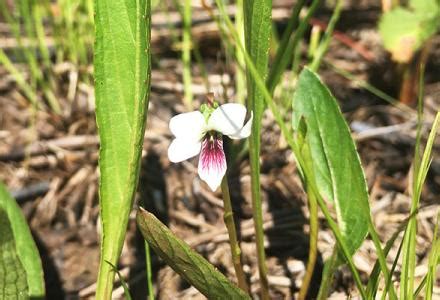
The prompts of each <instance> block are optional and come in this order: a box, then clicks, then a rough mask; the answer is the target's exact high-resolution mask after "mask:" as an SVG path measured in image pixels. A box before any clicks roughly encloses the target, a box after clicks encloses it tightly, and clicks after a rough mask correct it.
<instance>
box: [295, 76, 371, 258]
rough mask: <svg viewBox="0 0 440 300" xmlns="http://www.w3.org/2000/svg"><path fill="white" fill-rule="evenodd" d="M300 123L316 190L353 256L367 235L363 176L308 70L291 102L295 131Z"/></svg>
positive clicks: (331, 105) (342, 127)
mask: <svg viewBox="0 0 440 300" xmlns="http://www.w3.org/2000/svg"><path fill="white" fill-rule="evenodd" d="M302 120H303V121H304V122H305V125H306V128H307V133H306V139H305V140H304V142H305V143H307V144H308V148H309V149H310V153H311V158H312V161H311V162H310V164H311V168H312V169H313V173H314V177H315V180H316V183H317V187H318V188H319V192H320V193H321V194H322V195H323V196H324V198H325V199H326V200H328V201H330V202H332V203H333V205H334V207H335V210H336V216H337V220H338V225H339V227H340V229H341V232H342V234H343V237H344V240H345V242H346V244H347V246H348V248H349V250H350V253H351V254H353V253H354V252H355V251H356V250H357V249H358V248H359V246H360V245H361V243H362V242H363V241H364V239H365V236H366V235H367V232H368V224H369V212H370V208H369V203H368V193H367V186H366V182H365V177H364V174H363V171H362V167H361V164H360V160H359V156H358V154H357V152H356V147H355V145H354V143H353V140H352V138H351V135H350V131H349V128H348V126H347V124H346V122H345V120H344V118H343V117H342V114H341V111H340V109H339V107H338V104H337V102H336V99H335V98H334V97H333V96H332V95H331V93H330V91H329V90H328V89H327V88H326V86H325V85H324V84H323V83H322V82H321V81H320V79H319V78H318V77H317V76H316V75H315V74H314V73H313V72H311V71H310V70H308V69H304V70H303V72H302V73H301V75H300V77H299V82H298V85H297V89H296V91H295V95H294V99H293V115H292V125H293V128H294V130H295V131H298V130H299V129H300V128H299V127H300V124H301V122H302ZM300 147H301V145H300Z"/></svg>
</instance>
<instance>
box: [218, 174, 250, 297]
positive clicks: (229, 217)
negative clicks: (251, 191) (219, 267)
mask: <svg viewBox="0 0 440 300" xmlns="http://www.w3.org/2000/svg"><path fill="white" fill-rule="evenodd" d="M221 189H222V194H223V203H224V214H223V219H224V221H225V224H226V228H227V229H228V235H229V245H230V246H231V255H232V263H233V265H234V269H235V275H236V276H237V281H238V287H239V288H241V289H242V290H243V291H245V292H246V293H248V292H249V287H248V285H247V282H246V276H245V274H244V272H243V267H242V265H241V249H240V244H239V243H238V239H237V231H236V229H235V222H234V213H233V212H232V203H231V195H230V194H229V186H228V179H227V177H226V175H225V176H224V177H223V179H222V183H221Z"/></svg>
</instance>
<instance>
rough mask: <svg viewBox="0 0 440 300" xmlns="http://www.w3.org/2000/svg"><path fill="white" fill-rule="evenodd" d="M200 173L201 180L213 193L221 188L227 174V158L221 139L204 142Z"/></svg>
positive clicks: (200, 159) (201, 152)
mask: <svg viewBox="0 0 440 300" xmlns="http://www.w3.org/2000/svg"><path fill="white" fill-rule="evenodd" d="M198 171H199V176H200V178H201V179H202V180H203V181H205V182H206V183H207V184H208V186H209V187H210V188H211V190H212V191H215V190H216V189H217V188H218V187H219V186H220V184H221V182H222V179H223V176H225V173H226V157H225V152H224V151H223V140H222V139H221V138H219V139H213V140H210V139H209V138H206V139H205V140H203V142H202V150H201V151H200V157H199V166H198Z"/></svg>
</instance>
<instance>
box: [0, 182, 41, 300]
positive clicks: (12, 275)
mask: <svg viewBox="0 0 440 300" xmlns="http://www.w3.org/2000/svg"><path fill="white" fill-rule="evenodd" d="M44 294H45V288H44V276H43V268H42V266H41V259H40V255H39V253H38V249H37V246H36V245H35V242H34V239H33V237H32V234H31V231H30V229H29V227H28V225H27V223H26V219H25V218H24V216H23V214H22V212H21V209H20V207H19V206H18V205H17V202H16V201H15V199H14V198H12V197H11V196H10V195H9V193H8V191H7V189H6V187H5V186H4V185H3V183H1V182H0V298H1V299H28V298H44Z"/></svg>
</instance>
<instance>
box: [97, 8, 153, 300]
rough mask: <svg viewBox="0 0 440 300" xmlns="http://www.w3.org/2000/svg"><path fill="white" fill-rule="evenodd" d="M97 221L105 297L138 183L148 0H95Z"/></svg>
mask: <svg viewBox="0 0 440 300" xmlns="http://www.w3.org/2000/svg"><path fill="white" fill-rule="evenodd" d="M95 24H96V25H95V26H96V28H95V29H96V43H95V96H96V120H97V124H98V130H99V136H100V140H101V147H100V157H99V167H100V172H101V178H100V208H101V223H102V239H101V261H100V270H99V276H98V286H97V294H96V298H97V299H110V297H111V292H112V285H113V279H114V275H115V274H114V272H113V270H112V269H111V266H110V264H108V263H106V262H105V261H109V262H110V263H111V264H113V265H116V264H117V260H118V258H119V255H120V253H121V249H122V245H123V241H124V237H125V231H126V227H127V222H128V216H129V213H130V210H131V208H132V204H133V198H134V194H135V191H136V186H137V182H138V175H139V166H140V157H141V150H142V144H143V137H144V132H145V121H146V108H147V106H148V96H149V87H150V44H149V41H150V1H149V0H137V1H121V0H117V1H116V0H97V1H96V2H95Z"/></svg>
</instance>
